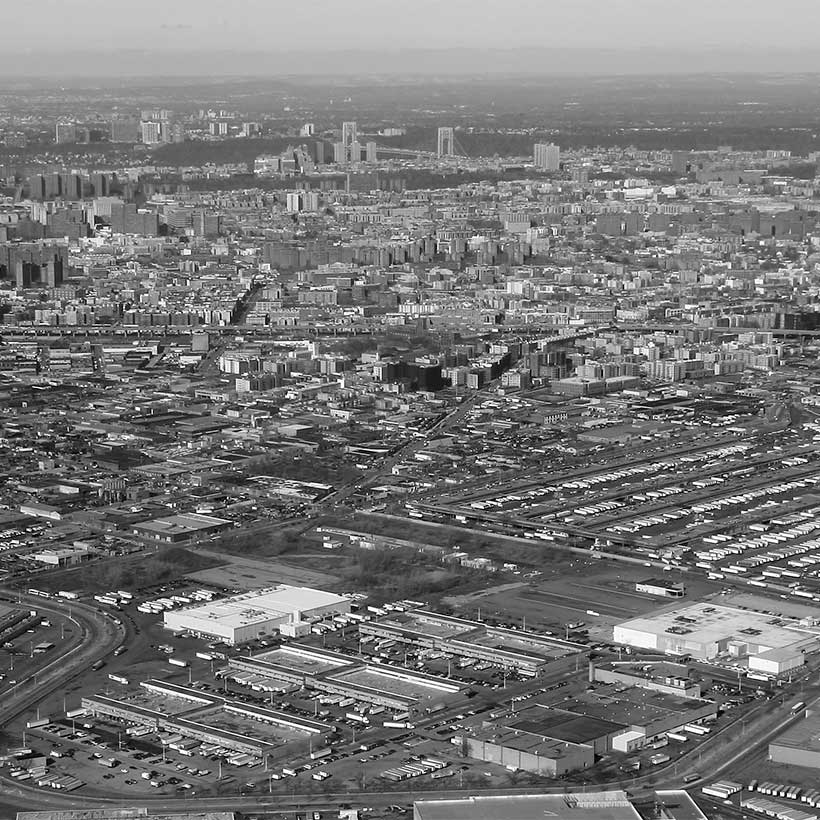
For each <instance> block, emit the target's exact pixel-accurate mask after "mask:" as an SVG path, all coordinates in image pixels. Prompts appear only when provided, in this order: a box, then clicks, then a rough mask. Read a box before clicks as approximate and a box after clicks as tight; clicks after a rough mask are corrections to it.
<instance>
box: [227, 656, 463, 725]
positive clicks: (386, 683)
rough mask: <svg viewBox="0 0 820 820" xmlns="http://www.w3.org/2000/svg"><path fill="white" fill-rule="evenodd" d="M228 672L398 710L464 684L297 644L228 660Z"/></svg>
mask: <svg viewBox="0 0 820 820" xmlns="http://www.w3.org/2000/svg"><path fill="white" fill-rule="evenodd" d="M226 674H227V675H228V676H229V677H231V678H232V679H233V680H237V681H239V682H244V680H255V681H258V682H259V688H260V689H264V688H265V684H264V682H265V681H266V680H267V682H268V686H269V688H271V689H281V690H286V689H288V688H291V687H294V686H299V687H302V686H304V687H308V688H310V689H314V690H316V691H317V692H323V693H324V694H328V695H342V696H343V697H352V698H355V699H356V700H357V701H360V702H363V703H372V704H374V705H376V706H386V707H388V708H390V709H397V710H399V711H402V712H403V711H406V710H408V709H412V708H415V707H417V706H419V705H421V704H430V703H440V702H441V701H442V700H443V699H446V698H447V697H451V696H454V695H457V694H458V693H459V692H461V690H462V688H463V687H462V685H461V684H460V683H459V682H458V681H453V680H448V679H445V678H441V677H437V676H436V675H427V674H424V673H422V672H416V671H410V670H407V669H405V668H403V667H397V666H391V665H390V664H387V663H379V664H372V663H364V662H362V661H359V660H356V659H354V658H351V657H350V656H348V655H341V654H339V653H337V652H330V651H328V650H324V649H319V648H316V647H311V646H304V645H301V644H286V645H284V646H281V647H279V648H278V649H272V650H267V651H265V652H259V653H257V654H255V655H253V656H250V657H240V656H237V657H234V658H230V659H229V660H228V671H227V673H226ZM245 676H248V677H247V678H246V677H245Z"/></svg>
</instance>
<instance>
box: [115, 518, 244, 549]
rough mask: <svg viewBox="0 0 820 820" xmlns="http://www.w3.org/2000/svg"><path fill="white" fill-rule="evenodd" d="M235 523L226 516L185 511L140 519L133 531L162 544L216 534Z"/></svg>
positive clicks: (148, 539) (141, 536) (146, 539)
mask: <svg viewBox="0 0 820 820" xmlns="http://www.w3.org/2000/svg"><path fill="white" fill-rule="evenodd" d="M232 526H233V525H232V524H231V522H230V521H227V520H226V519H224V518H216V517H215V516H213V515H202V514H200V513H184V514H182V515H169V516H167V517H166V518H154V519H152V520H150V521H140V522H138V523H136V524H133V525H132V528H131V532H132V533H133V534H134V535H136V536H137V537H138V538H142V539H143V540H145V541H152V542H159V543H162V544H180V543H184V542H185V541H191V540H192V539H194V538H201V537H203V536H206V535H216V534H217V533H219V532H224V531H225V530H227V529H230V528H231V527H232Z"/></svg>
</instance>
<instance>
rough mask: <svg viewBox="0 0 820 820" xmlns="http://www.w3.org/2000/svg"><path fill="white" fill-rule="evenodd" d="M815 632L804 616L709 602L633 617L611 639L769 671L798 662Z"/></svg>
mask: <svg viewBox="0 0 820 820" xmlns="http://www.w3.org/2000/svg"><path fill="white" fill-rule="evenodd" d="M818 637H820V630H818V628H817V627H815V626H813V625H811V624H809V623H807V622H801V621H798V620H797V619H794V618H787V617H783V616H778V615H767V614H765V613H761V612H753V611H751V610H748V609H735V608H733V607H727V606H718V605H716V604H710V603H697V604H692V605H691V606H687V607H683V608H675V609H666V610H662V611H660V612H658V613H655V614H653V615H647V616H644V617H639V618H633V619H631V620H629V621H624V622H623V623H621V624H617V625H616V626H615V628H614V632H613V640H614V641H615V643H620V644H626V645H627V646H635V647H639V648H641V649H648V650H651V651H653V652H663V653H666V654H669V655H691V656H692V657H694V658H697V659H699V660H705V661H714V660H720V659H725V660H730V659H731V661H732V663H735V664H736V663H741V664H742V663H744V662H745V663H746V664H747V665H748V668H749V669H750V670H754V671H756V672H763V673H766V674H769V675H781V674H784V673H786V672H788V671H789V670H791V669H796V668H797V667H800V666H802V665H803V663H804V662H805V652H813V651H816V650H817V648H818Z"/></svg>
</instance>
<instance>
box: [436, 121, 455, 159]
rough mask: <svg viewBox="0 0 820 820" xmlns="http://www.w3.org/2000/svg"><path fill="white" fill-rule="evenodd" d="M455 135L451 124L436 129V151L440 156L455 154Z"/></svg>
mask: <svg viewBox="0 0 820 820" xmlns="http://www.w3.org/2000/svg"><path fill="white" fill-rule="evenodd" d="M455 152H456V151H455V135H454V133H453V129H452V127H451V126H445V127H443V128H439V129H438V142H437V145H436V153H437V154H438V156H440V157H452V156H453V155H454V154H455Z"/></svg>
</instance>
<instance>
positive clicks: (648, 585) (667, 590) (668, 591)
mask: <svg viewBox="0 0 820 820" xmlns="http://www.w3.org/2000/svg"><path fill="white" fill-rule="evenodd" d="M635 591H636V592H642V593H643V594H644V595H658V596H659V597H661V598H683V596H684V595H686V587H685V586H684V585H683V584H681V583H678V582H675V581H666V580H664V579H663V578H661V579H658V578H649V579H647V580H646V581H638V582H637V583H636V584H635Z"/></svg>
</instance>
